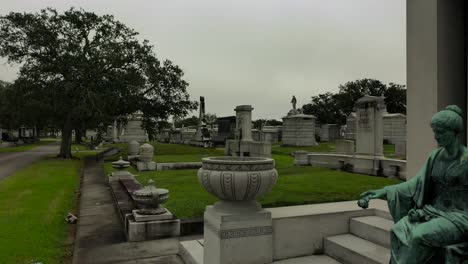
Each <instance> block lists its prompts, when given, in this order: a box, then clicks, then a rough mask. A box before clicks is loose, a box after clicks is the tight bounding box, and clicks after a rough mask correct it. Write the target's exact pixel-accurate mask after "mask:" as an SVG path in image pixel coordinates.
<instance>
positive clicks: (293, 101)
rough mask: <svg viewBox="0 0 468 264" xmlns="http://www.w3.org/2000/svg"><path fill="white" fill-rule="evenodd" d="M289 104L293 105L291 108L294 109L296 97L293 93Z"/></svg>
mask: <svg viewBox="0 0 468 264" xmlns="http://www.w3.org/2000/svg"><path fill="white" fill-rule="evenodd" d="M291 104H292V106H293V110H296V104H297V99H296V96H294V95H293V97H292V99H291Z"/></svg>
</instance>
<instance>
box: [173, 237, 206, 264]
mask: <svg viewBox="0 0 468 264" xmlns="http://www.w3.org/2000/svg"><path fill="white" fill-rule="evenodd" d="M179 256H180V258H181V259H182V260H183V261H184V263H185V264H203V240H202V239H199V240H187V241H180V244H179Z"/></svg>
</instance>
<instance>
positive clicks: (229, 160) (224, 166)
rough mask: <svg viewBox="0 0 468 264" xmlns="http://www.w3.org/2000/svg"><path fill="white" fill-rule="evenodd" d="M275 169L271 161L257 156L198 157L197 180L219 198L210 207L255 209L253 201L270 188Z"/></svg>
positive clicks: (237, 209)
mask: <svg viewBox="0 0 468 264" xmlns="http://www.w3.org/2000/svg"><path fill="white" fill-rule="evenodd" d="M277 178H278V172H277V171H276V169H275V161H274V160H273V159H270V158H260V157H210V158H204V159H202V168H200V169H199V170H198V181H199V182H200V184H201V185H202V186H203V188H204V189H205V190H206V191H207V192H209V193H210V194H212V195H214V196H216V197H217V198H219V199H221V201H220V202H217V203H216V204H215V205H214V207H215V208H216V209H218V210H221V211H237V212H239V211H246V210H248V211H250V210H253V211H258V210H261V206H260V205H259V204H258V203H257V202H256V201H255V199H257V198H258V197H260V196H263V195H265V194H267V193H268V192H270V191H271V189H272V188H273V186H274V185H275V184H276V180H277Z"/></svg>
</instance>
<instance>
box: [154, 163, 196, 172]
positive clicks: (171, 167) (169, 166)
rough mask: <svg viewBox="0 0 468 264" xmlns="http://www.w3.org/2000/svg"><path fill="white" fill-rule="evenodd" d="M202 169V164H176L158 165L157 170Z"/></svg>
mask: <svg viewBox="0 0 468 264" xmlns="http://www.w3.org/2000/svg"><path fill="white" fill-rule="evenodd" d="M201 167H202V163H201V162H174V163H157V164H156V170H158V171H160V170H189V169H199V168H201Z"/></svg>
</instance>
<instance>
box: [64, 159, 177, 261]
mask: <svg viewBox="0 0 468 264" xmlns="http://www.w3.org/2000/svg"><path fill="white" fill-rule="evenodd" d="M79 208H80V209H79V214H78V224H77V225H78V226H77V232H76V238H75V250H74V253H73V264H91V263H92V264H104V263H106V264H107V263H119V264H149V263H154V264H163V263H164V264H170V263H177V264H182V262H181V260H180V259H179V257H178V256H176V254H177V253H178V244H179V240H178V239H177V238H172V239H162V240H152V241H145V242H127V241H126V238H125V235H124V232H123V226H122V224H121V222H120V219H119V217H118V215H117V210H116V209H115V207H114V201H113V198H112V194H111V190H110V189H109V185H108V183H107V181H106V176H105V175H104V171H103V169H102V166H101V165H100V164H99V163H97V162H96V161H95V159H93V158H88V159H87V160H86V161H85V168H84V172H83V176H82V181H81V196H80V206H79Z"/></svg>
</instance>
